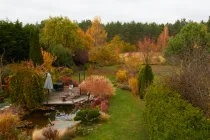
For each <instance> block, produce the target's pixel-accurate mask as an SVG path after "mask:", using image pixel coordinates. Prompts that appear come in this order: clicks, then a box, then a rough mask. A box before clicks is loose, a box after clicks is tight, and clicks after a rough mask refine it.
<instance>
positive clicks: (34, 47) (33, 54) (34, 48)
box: [29, 28, 43, 65]
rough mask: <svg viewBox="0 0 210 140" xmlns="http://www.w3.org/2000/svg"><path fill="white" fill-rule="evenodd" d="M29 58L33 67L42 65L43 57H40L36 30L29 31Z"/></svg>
mask: <svg viewBox="0 0 210 140" xmlns="http://www.w3.org/2000/svg"><path fill="white" fill-rule="evenodd" d="M29 56H30V59H31V60H32V61H33V63H34V65H41V64H42V63H43V57H42V53H41V48H40V44H39V30H38V28H34V29H32V30H31V34H30V52H29Z"/></svg>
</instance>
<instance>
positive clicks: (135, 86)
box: [128, 77, 139, 95]
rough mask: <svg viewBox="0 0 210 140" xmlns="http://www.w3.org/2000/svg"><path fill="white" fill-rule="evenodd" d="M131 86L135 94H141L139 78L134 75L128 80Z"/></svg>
mask: <svg viewBox="0 0 210 140" xmlns="http://www.w3.org/2000/svg"><path fill="white" fill-rule="evenodd" d="M128 84H129V87H130V88H131V91H132V93H134V94H135V95H138V94H139V82H138V79H137V78H135V77H133V78H130V79H129V80H128Z"/></svg>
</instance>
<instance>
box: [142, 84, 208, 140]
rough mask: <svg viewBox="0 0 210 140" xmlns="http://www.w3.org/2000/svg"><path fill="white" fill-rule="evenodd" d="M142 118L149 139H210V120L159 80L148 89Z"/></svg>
mask: <svg viewBox="0 0 210 140" xmlns="http://www.w3.org/2000/svg"><path fill="white" fill-rule="evenodd" d="M143 118H144V121H145V126H146V129H147V131H148V134H149V136H150V139H154V140H157V139H161V140H178V139H179V140H207V139H210V135H209V134H210V121H209V120H207V119H206V118H205V117H204V114H203V113H202V112H201V111H200V110H199V109H198V108H195V107H193V106H192V104H190V103H188V102H187V101H185V100H183V99H181V97H180V95H179V94H178V93H177V92H175V91H173V90H171V89H169V88H167V87H166V86H164V85H161V84H153V85H152V86H150V87H149V88H148V89H147V94H146V106H145V110H144V112H143Z"/></svg>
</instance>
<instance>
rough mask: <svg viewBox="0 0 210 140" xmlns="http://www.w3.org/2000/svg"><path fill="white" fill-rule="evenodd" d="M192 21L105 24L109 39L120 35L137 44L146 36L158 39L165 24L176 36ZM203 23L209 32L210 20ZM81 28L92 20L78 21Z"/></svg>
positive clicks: (89, 24)
mask: <svg viewBox="0 0 210 140" xmlns="http://www.w3.org/2000/svg"><path fill="white" fill-rule="evenodd" d="M189 22H191V21H186V19H181V20H177V21H176V22H175V23H167V24H157V23H155V22H153V23H142V22H135V21H132V22H124V23H123V22H119V21H117V22H109V23H107V24H104V28H105V30H106V32H107V33H108V38H107V41H110V40H112V39H113V37H114V36H116V35H119V36H120V37H121V39H123V40H124V41H126V42H129V43H131V44H134V45H136V43H137V41H138V40H143V38H144V37H149V38H151V39H154V40H157V39H158V36H159V35H160V33H161V31H163V28H164V26H168V30H169V36H175V35H176V34H177V33H179V32H180V30H181V29H182V27H183V26H184V25H186V24H187V23H189ZM201 23H203V24H205V25H207V28H208V32H210V20H208V21H207V22H204V21H201ZM78 24H79V26H80V28H82V29H83V30H84V31H86V30H87V29H88V27H89V26H91V20H83V21H82V22H80V23H78Z"/></svg>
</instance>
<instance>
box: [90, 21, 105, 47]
mask: <svg viewBox="0 0 210 140" xmlns="http://www.w3.org/2000/svg"><path fill="white" fill-rule="evenodd" d="M87 34H90V35H91V36H92V37H93V39H94V45H95V46H104V45H105V43H106V39H107V33H106V31H105V30H104V27H103V25H102V24H101V18H100V17H95V18H94V20H93V22H92V26H91V27H89V28H88V30H87Z"/></svg>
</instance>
